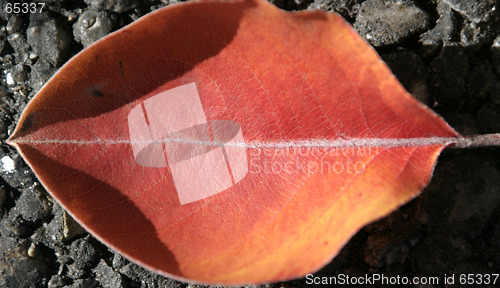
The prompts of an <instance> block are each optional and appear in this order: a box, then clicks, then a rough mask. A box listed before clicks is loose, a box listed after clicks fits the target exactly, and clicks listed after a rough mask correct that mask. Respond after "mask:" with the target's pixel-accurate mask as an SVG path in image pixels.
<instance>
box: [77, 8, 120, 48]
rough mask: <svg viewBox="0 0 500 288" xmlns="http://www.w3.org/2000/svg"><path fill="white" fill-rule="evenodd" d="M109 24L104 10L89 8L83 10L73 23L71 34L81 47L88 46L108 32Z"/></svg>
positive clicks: (109, 29)
mask: <svg viewBox="0 0 500 288" xmlns="http://www.w3.org/2000/svg"><path fill="white" fill-rule="evenodd" d="M111 26H112V24H111V21H110V19H109V16H108V14H107V13H106V12H105V11H98V10H93V9H90V10H86V11H85V12H83V14H82V15H81V16H80V17H79V18H78V21H76V22H75V24H73V34H74V36H75V39H76V40H78V41H80V42H81V43H82V45H83V47H88V46H90V45H92V43H94V42H95V41H97V40H99V39H100V38H102V37H104V36H106V35H107V34H109V32H111Z"/></svg>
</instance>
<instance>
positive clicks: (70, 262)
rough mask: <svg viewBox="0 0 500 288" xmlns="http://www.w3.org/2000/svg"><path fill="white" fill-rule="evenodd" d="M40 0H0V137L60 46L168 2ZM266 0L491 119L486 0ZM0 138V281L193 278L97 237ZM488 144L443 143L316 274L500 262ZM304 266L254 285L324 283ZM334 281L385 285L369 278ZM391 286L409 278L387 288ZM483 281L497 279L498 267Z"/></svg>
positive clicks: (465, 128)
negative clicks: (322, 17) (423, 169)
mask: <svg viewBox="0 0 500 288" xmlns="http://www.w3.org/2000/svg"><path fill="white" fill-rule="evenodd" d="M8 2H10V3H13V1H8ZM18 2H19V1H18ZM45 2H46V5H45V6H44V7H43V9H41V10H42V11H41V12H40V11H38V12H36V13H25V14H23V13H21V14H18V15H13V14H11V13H8V11H7V10H6V5H7V1H4V0H0V4H1V7H0V63H1V66H0V70H1V76H2V77H1V78H0V119H1V121H0V140H2V141H4V140H5V139H7V138H8V135H9V134H10V133H11V132H12V131H13V129H14V127H15V124H16V122H17V120H18V119H19V116H20V114H21V112H22V111H23V109H24V107H25V106H26V104H27V102H28V101H29V100H30V99H31V98H32V97H33V96H34V95H35V93H36V92H37V91H38V90H39V89H40V87H41V86H42V85H43V84H44V83H45V82H46V81H47V80H48V79H49V78H50V76H51V75H52V74H53V73H54V72H55V71H56V70H57V69H58V68H59V67H61V66H62V65H63V64H64V63H65V62H66V61H67V60H68V59H69V58H70V57H71V56H73V55H75V54H76V53H78V52H79V51H80V50H82V49H83V48H84V47H87V46H89V45H91V44H92V43H93V42H95V41H96V40H97V39H99V38H101V37H103V36H105V35H106V34H108V33H110V32H112V31H114V30H117V29H119V28H121V27H123V26H124V25H126V24H128V23H131V22H132V21H134V20H135V19H137V18H139V17H141V16H143V15H145V14H147V13H148V12H150V11H153V10H155V9H158V8H160V7H163V6H165V5H169V4H172V3H174V2H176V1H168V0H162V1H160V0H147V1H138V0H85V1H81V0H79V1H78V0H77V1H69V0H68V1H64V0H63V1H45ZM273 2H274V3H275V4H276V5H277V6H279V7H280V8H283V9H285V10H290V11H293V10H305V9H323V10H327V11H334V12H337V13H339V14H341V15H342V16H344V17H345V18H346V19H347V20H348V21H349V22H350V23H351V24H352V25H353V26H354V27H355V28H356V29H357V30H358V31H359V32H360V34H361V35H362V36H363V37H364V38H365V39H366V40H367V41H368V42H369V43H371V44H372V45H373V46H374V47H375V48H376V50H377V51H378V53H379V54H380V55H381V57H382V58H383V60H384V61H386V62H387V64H388V65H389V66H390V67H391V69H392V70H393V72H394V73H395V75H396V76H397V78H398V79H399V80H400V81H401V82H402V83H403V85H404V86H405V87H406V89H407V90H408V91H410V93H412V94H413V95H414V96H415V97H417V98H418V99H419V100H420V101H422V102H423V103H425V104H426V105H428V106H429V107H431V108H432V109H433V110H434V111H436V112H437V113H438V114H440V115H441V116H442V117H444V118H445V120H446V121H448V123H450V124H451V126H452V127H454V128H455V129H456V130H457V131H459V132H460V133H462V134H482V133H495V132H500V78H499V77H500V35H499V31H500V24H499V23H500V22H499V19H500V15H499V12H498V11H499V8H500V7H499V5H498V3H497V1H495V0H485V1H472V0H414V1H411V0H366V1H363V0H275V1H273ZM32 3H35V2H32ZM35 4H36V3H35ZM37 7H38V8H40V6H37ZM353 57H354V56H353ZM0 148H1V149H0V160H1V162H0V176H1V178H0V217H1V218H0V287H75V288H76V287H188V286H189V287H194V286H196V285H190V284H186V283H182V282H177V281H174V280H171V279H167V278H164V277H162V276H159V275H156V274H154V273H151V272H148V271H146V270H144V269H143V268H141V267H139V266H137V265H135V264H133V263H130V262H129V261H128V260H126V259H124V258H123V257H122V256H120V255H119V254H117V253H115V252H113V251H112V250H110V249H108V248H107V247H106V246H104V245H103V244H101V243H100V242H99V241H97V240H96V239H94V238H93V237H92V236H91V235H89V234H88V233H87V232H85V230H83V229H82V228H81V227H79V225H78V224H77V223H76V222H75V221H74V220H73V219H71V217H70V216H69V215H68V214H66V213H65V211H64V210H63V209H62V208H61V207H60V206H59V205H58V204H57V203H56V202H55V201H54V200H53V199H52V198H51V197H50V195H49V194H48V193H47V192H46V191H45V190H44V189H43V187H42V186H41V185H40V184H39V182H38V180H37V179H36V177H35V176H34V174H33V173H32V172H31V171H30V169H29V168H28V167H27V166H26V164H25V163H24V162H23V160H22V159H21V157H20V156H19V155H18V154H17V152H16V151H15V150H13V149H12V148H11V147H9V146H8V145H6V144H1V146H0ZM499 155H500V148H498V147H497V148H494V147H493V148H474V149H461V150H454V149H447V150H445V151H444V152H443V153H442V155H441V156H440V157H439V161H438V164H437V166H436V169H435V172H434V175H433V178H432V180H431V183H430V184H429V185H428V187H427V188H425V189H424V191H423V192H422V194H421V195H420V196H418V197H417V198H416V199H414V200H413V201H411V202H410V203H408V204H406V205H405V206H403V207H401V208H400V209H398V210H396V211H394V212H393V213H392V214H390V215H389V216H388V217H386V218H383V219H381V220H379V221H377V222H375V223H373V224H370V225H368V226H366V227H365V228H363V229H362V230H361V231H359V232H358V233H357V234H356V235H355V236H354V237H353V238H352V239H351V241H350V242H349V243H348V244H347V245H346V246H345V247H344V248H343V249H342V251H341V252H340V254H339V255H338V256H337V257H336V258H335V259H333V260H332V261H331V263H329V264H328V265H327V266H325V267H324V268H323V269H321V270H320V271H318V272H317V273H314V276H319V277H331V276H336V277H337V278H338V280H339V279H342V278H343V276H342V275H348V276H351V277H352V276H361V277H364V276H365V275H366V274H369V275H372V274H383V275H384V276H386V277H392V276H394V277H397V276H400V277H404V276H406V277H410V278H412V277H415V276H424V277H430V276H436V277H438V278H439V283H437V284H436V283H434V284H429V283H427V284H426V283H423V284H413V285H412V286H411V287H462V286H463V285H460V284H459V281H460V277H461V275H462V277H464V276H463V275H465V274H474V275H476V274H479V275H485V274H491V273H500V185H499V183H500V157H499ZM445 275H446V277H450V276H452V275H454V278H455V285H445V284H444V277H445ZM310 277H311V276H309V277H308V278H303V279H298V280H294V281H289V282H284V283H275V284H268V285H262V287H312V286H321V285H314V284H310V279H311V278H310ZM474 277H475V279H479V276H477V275H476V276H474ZM485 277H486V276H483V280H485V279H486V278H485ZM391 279H394V278H391ZM424 280H425V279H424ZM339 281H340V280H339ZM476 283H478V282H476ZM337 284H338V285H336V286H335V287H345V286H348V287H385V286H387V285H385V284H382V283H381V282H380V281H379V282H377V283H373V284H371V283H368V284H365V285H342V284H339V283H337ZM398 286H401V287H403V286H404V287H408V286H410V285H394V286H393V287H398ZM482 286H483V287H500V279H497V282H496V285H493V284H490V285H482Z"/></svg>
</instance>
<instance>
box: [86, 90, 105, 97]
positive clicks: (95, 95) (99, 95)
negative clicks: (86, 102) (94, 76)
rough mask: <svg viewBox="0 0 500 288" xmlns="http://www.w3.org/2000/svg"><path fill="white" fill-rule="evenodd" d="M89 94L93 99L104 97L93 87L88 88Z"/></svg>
mask: <svg viewBox="0 0 500 288" xmlns="http://www.w3.org/2000/svg"><path fill="white" fill-rule="evenodd" d="M89 93H90V95H92V96H94V97H99V98H102V97H104V94H103V93H102V92H101V90H99V89H98V88H95V87H90V88H89Z"/></svg>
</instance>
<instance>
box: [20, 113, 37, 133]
mask: <svg viewBox="0 0 500 288" xmlns="http://www.w3.org/2000/svg"><path fill="white" fill-rule="evenodd" d="M34 122H35V113H31V114H28V116H26V119H24V122H23V126H21V130H20V132H25V131H28V130H29V129H30V128H31V127H33V123H34Z"/></svg>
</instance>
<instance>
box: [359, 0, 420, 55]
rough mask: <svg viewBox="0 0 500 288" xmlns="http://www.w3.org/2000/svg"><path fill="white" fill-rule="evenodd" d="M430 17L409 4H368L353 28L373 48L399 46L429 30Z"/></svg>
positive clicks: (397, 0) (378, 0)
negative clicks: (398, 44)
mask: <svg viewBox="0 0 500 288" xmlns="http://www.w3.org/2000/svg"><path fill="white" fill-rule="evenodd" d="M428 26H429V15H428V13H427V12H425V11H423V10H422V9H420V8H419V7H417V6H416V5H415V4H414V3H413V2H412V1H409V0H391V1H384V0H368V1H365V2H363V3H362V4H361V8H360V10H359V13H358V16H357V17H356V22H355V23H354V28H355V29H356V30H357V31H358V32H359V33H360V34H361V36H363V38H365V39H366V40H367V41H368V42H370V44H372V45H373V46H384V45H391V44H396V43H400V42H402V41H404V40H406V39H408V38H409V37H411V36H413V35H416V34H418V33H421V32H423V31H425V30H426V29H428Z"/></svg>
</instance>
